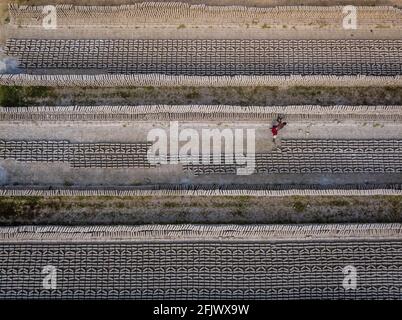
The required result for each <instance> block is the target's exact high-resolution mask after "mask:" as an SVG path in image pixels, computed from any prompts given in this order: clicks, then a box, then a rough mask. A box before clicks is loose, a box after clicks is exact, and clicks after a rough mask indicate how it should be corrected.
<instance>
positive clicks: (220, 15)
mask: <svg viewBox="0 0 402 320" xmlns="http://www.w3.org/2000/svg"><path fill="white" fill-rule="evenodd" d="M357 8H358V9H357V10H358V15H359V21H358V23H359V27H360V28H362V27H364V28H376V27H378V28H384V27H385V28H387V27H398V26H399V27H400V26H401V21H402V11H401V10H400V9H398V8H395V7H390V6H377V7H368V6H364V7H357ZM343 9H344V7H342V6H333V7H313V6H289V7H286V6H285V7H280V6H279V7H273V8H254V7H243V6H206V5H189V4H185V3H177V2H176V3H175V2H171V3H169V2H168V3H166V2H164V3H162V2H157V3H152V2H145V3H138V4H133V5H123V6H102V7H99V6H98V7H97V6H72V5H57V6H56V11H57V24H58V27H68V26H109V27H117V26H127V27H129V26H132V25H139V24H151V25H152V24H154V25H169V24H170V25H179V24H187V25H225V26H227V25H239V24H249V25H260V26H261V25H265V26H268V27H269V26H279V27H282V25H298V26H306V27H311V26H312V25H315V26H317V25H318V26H320V27H323V26H330V27H331V28H333V27H335V28H338V29H341V28H342V21H343V19H344V17H345V16H346V14H345V13H343ZM9 10H10V16H11V23H12V24H15V25H19V26H42V21H43V19H44V17H45V15H46V13H44V12H46V11H44V7H43V6H19V5H10V9H9Z"/></svg>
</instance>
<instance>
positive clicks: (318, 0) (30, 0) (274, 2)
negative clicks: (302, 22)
mask: <svg viewBox="0 0 402 320" xmlns="http://www.w3.org/2000/svg"><path fill="white" fill-rule="evenodd" d="M14 2H15V3H19V4H26V5H46V4H74V5H91V6H94V5H121V4H130V3H138V2H172V0H86V1H85V2H84V1H82V0H15V1H14ZM177 2H184V3H190V4H208V5H221V6H223V5H225V6H228V5H242V6H250V7H251V6H253V7H268V6H286V5H320V6H335V5H366V6H373V5H378V6H379V5H396V6H399V5H401V1H400V0H331V1H328V0H180V1H177Z"/></svg>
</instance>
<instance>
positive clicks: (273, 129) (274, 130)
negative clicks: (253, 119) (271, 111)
mask: <svg viewBox="0 0 402 320" xmlns="http://www.w3.org/2000/svg"><path fill="white" fill-rule="evenodd" d="M271 132H272V135H274V136H276V135H278V128H277V127H272V129H271Z"/></svg>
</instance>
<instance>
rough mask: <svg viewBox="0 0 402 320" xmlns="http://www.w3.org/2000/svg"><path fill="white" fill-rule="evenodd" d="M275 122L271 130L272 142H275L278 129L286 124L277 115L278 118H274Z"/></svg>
mask: <svg viewBox="0 0 402 320" xmlns="http://www.w3.org/2000/svg"><path fill="white" fill-rule="evenodd" d="M276 121H277V124H275V125H273V126H272V129H271V132H272V136H273V139H272V141H273V143H275V144H276V137H277V136H278V133H279V130H281V129H283V127H284V126H286V124H287V123H286V122H282V118H281V117H278V119H277V120H276Z"/></svg>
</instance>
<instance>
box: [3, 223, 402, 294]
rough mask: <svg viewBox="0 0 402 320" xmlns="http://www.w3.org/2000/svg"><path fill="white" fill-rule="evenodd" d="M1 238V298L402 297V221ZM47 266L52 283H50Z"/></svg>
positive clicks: (19, 231) (7, 231) (21, 231)
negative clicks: (348, 284)
mask: <svg viewBox="0 0 402 320" xmlns="http://www.w3.org/2000/svg"><path fill="white" fill-rule="evenodd" d="M0 238H1V244H0V272H1V274H2V281H1V282H0V298H2V299H27V298H29V299H275V300H283V299H401V297H402V256H401V254H400V252H401V250H402V242H401V239H402V228H401V225H400V224H368V225H360V224H353V225H349V224H346V225H338V224H335V225H306V226H294V225H269V226H268V225H259V226H255V225H252V226H233V225H227V226H224V225H223V226H206V225H205V226H204V225H200V226H193V225H177V226H172V225H152V226H150V225H148V226H147V225H145V226H138V227H135V226H133V227H130V226H104V227H102V226H98V227H52V226H50V227H21V228H0ZM155 257H157V259H156V258H155ZM49 265H50V266H54V267H55V268H56V270H57V286H56V288H54V289H45V288H44V287H43V278H44V275H43V272H42V270H43V268H44V267H45V266H49ZM347 266H353V267H354V268H355V269H356V272H357V277H358V285H357V287H356V288H355V289H354V290H346V288H345V287H344V286H343V282H344V278H345V274H344V273H343V270H344V268H345V267H347ZM222 284H224V285H222Z"/></svg>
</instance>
